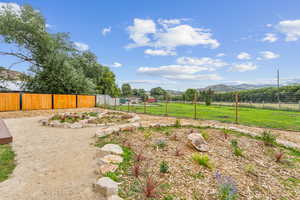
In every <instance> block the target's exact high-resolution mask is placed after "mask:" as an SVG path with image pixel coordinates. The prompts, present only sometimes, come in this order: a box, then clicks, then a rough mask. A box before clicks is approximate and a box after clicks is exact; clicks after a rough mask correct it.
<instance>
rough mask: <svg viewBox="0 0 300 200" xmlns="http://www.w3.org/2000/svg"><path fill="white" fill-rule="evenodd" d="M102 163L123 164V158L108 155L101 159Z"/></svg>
mask: <svg viewBox="0 0 300 200" xmlns="http://www.w3.org/2000/svg"><path fill="white" fill-rule="evenodd" d="M101 160H102V161H104V162H105V163H121V162H123V158H122V157H121V156H117V155H106V156H104V157H103V158H101Z"/></svg>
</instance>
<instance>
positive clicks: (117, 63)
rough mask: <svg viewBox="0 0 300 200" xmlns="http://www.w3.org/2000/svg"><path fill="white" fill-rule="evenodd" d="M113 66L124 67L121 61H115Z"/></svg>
mask: <svg viewBox="0 0 300 200" xmlns="http://www.w3.org/2000/svg"><path fill="white" fill-rule="evenodd" d="M111 66H112V67H116V68H118V67H122V66H123V64H121V63H119V62H113V64H112V65H111Z"/></svg>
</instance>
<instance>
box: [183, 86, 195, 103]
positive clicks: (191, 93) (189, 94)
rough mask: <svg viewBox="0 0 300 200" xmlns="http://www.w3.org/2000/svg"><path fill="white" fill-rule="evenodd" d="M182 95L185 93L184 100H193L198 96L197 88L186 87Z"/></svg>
mask: <svg viewBox="0 0 300 200" xmlns="http://www.w3.org/2000/svg"><path fill="white" fill-rule="evenodd" d="M184 95H185V100H187V101H194V100H195V98H198V96H199V92H198V90H197V89H191V88H189V89H187V90H186V91H185V93H184Z"/></svg>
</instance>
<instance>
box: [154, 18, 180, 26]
mask: <svg viewBox="0 0 300 200" xmlns="http://www.w3.org/2000/svg"><path fill="white" fill-rule="evenodd" d="M158 23H159V24H162V25H167V26H168V25H176V24H181V19H159V20H158Z"/></svg>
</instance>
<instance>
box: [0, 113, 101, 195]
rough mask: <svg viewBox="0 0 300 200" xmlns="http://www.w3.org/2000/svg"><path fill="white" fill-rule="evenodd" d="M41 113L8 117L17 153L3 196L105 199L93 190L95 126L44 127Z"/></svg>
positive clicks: (2, 185)
mask: <svg viewBox="0 0 300 200" xmlns="http://www.w3.org/2000/svg"><path fill="white" fill-rule="evenodd" d="M39 119H41V117H33V118H19V119H6V120H5V122H6V124H7V126H8V127H9V129H10V131H11V133H12V135H13V137H14V142H13V149H14V151H15V152H16V154H17V167H16V169H15V170H14V173H13V174H12V177H11V178H10V179H8V180H7V181H5V182H2V183H0V194H1V196H0V199H1V200H95V199H97V200H102V199H103V198H102V197H100V196H98V195H97V194H95V193H94V192H93V188H92V185H93V183H94V182H95V178H96V175H95V174H94V171H95V168H96V164H95V160H94V156H95V154H96V152H95V150H96V148H95V147H93V145H91V143H93V142H94V140H93V138H92V137H93V136H94V135H95V131H96V128H85V129H76V130H73V129H59V128H50V127H42V126H40V125H39V124H38V120H39Z"/></svg>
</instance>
